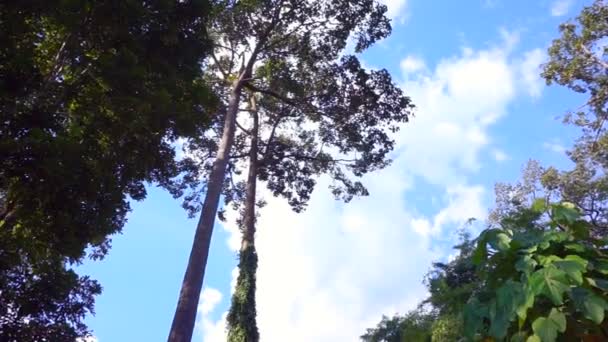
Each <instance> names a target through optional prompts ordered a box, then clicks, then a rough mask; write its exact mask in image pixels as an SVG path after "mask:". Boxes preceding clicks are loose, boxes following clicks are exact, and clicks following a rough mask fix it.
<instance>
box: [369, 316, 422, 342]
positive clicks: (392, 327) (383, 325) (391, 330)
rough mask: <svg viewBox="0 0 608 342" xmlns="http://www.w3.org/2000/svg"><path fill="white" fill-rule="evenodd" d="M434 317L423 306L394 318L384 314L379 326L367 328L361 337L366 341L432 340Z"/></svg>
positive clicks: (401, 341)
mask: <svg viewBox="0 0 608 342" xmlns="http://www.w3.org/2000/svg"><path fill="white" fill-rule="evenodd" d="M433 318H434V317H433V315H431V314H429V313H427V312H424V311H423V310H422V309H421V308H418V309H417V310H414V311H411V312H409V313H407V314H406V315H405V316H398V315H395V316H394V317H393V318H388V317H386V316H382V320H381V321H380V323H378V325H377V327H376V328H373V329H367V332H366V333H365V334H364V335H363V336H361V339H362V340H363V341H365V342H406V341H420V342H423V341H430V340H431V326H432V325H433Z"/></svg>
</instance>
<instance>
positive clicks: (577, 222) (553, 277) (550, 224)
mask: <svg viewBox="0 0 608 342" xmlns="http://www.w3.org/2000/svg"><path fill="white" fill-rule="evenodd" d="M531 210H532V211H534V212H536V213H538V214H539V215H538V219H537V220H536V222H535V224H536V227H535V228H532V229H518V230H515V229H510V228H507V227H503V228H491V229H487V230H485V231H484V232H482V233H481V235H480V236H479V238H478V239H477V247H476V249H475V251H474V253H473V256H472V260H473V262H475V263H476V264H477V265H478V267H479V269H478V272H479V279H480V280H481V282H480V286H479V287H478V288H477V289H476V290H475V292H474V293H473V295H472V297H471V298H470V299H469V301H468V303H467V305H466V308H465V314H464V323H465V336H466V337H467V338H468V339H470V340H481V339H483V338H487V337H491V338H493V339H495V340H498V341H502V340H504V339H505V338H508V339H509V340H510V341H528V342H532V341H542V342H552V341H556V340H558V336H559V337H560V339H559V340H565V341H571V340H578V339H581V338H583V337H589V336H600V338H602V339H606V338H608V335H606V333H605V332H604V331H603V325H602V323H603V322H604V314H605V310H607V309H608V301H607V300H608V277H607V275H608V254H606V252H607V251H608V241H607V240H606V239H596V238H593V237H590V235H589V229H590V224H589V222H587V221H586V220H583V219H581V215H580V212H579V211H578V210H577V209H576V207H575V206H574V205H573V204H571V203H568V202H564V203H560V204H547V203H546V202H545V200H544V199H540V200H538V201H536V202H535V203H534V205H533V206H532V208H531ZM546 216H548V218H547V219H544V218H545V217H546Z"/></svg>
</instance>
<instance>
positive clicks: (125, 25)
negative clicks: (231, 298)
mask: <svg viewBox="0 0 608 342" xmlns="http://www.w3.org/2000/svg"><path fill="white" fill-rule="evenodd" d="M208 12H209V7H208V3H207V1H197V0H192V1H169V0H167V1H155V2H148V1H129V2H121V1H92V0H91V1H53V0H50V1H18V2H15V1H7V2H2V3H1V4H0V31H2V35H1V36H0V163H1V165H0V289H2V290H1V291H0V340H3V341H44V340H46V341H48V340H51V341H74V339H76V338H77V337H79V336H85V335H86V334H87V329H86V326H85V325H84V324H83V323H82V319H83V317H84V315H85V314H86V313H88V312H92V310H93V302H94V295H96V294H98V293H99V292H100V291H101V287H100V286H99V284H97V283H96V282H95V281H93V280H91V279H89V278H88V277H81V276H78V275H77V274H76V273H75V272H74V270H73V269H72V266H73V265H74V264H77V263H80V262H82V261H83V260H84V258H85V257H86V256H87V251H90V253H88V255H89V256H90V257H92V258H96V259H97V258H101V257H103V256H104V255H105V254H106V252H107V250H108V248H109V246H110V236H111V235H112V234H115V233H118V232H120V231H121V229H122V227H123V225H124V223H125V220H126V214H127V212H128V211H129V203H128V200H129V198H130V199H134V200H141V199H143V198H144V197H145V195H146V191H145V187H144V184H146V183H155V184H159V185H161V186H164V187H166V188H168V189H170V190H171V191H173V192H174V193H175V194H176V195H179V192H180V189H181V186H180V184H179V182H177V180H176V179H175V177H177V176H179V174H180V173H181V171H180V165H179V164H178V163H177V162H176V161H175V160H174V149H173V147H172V142H173V141H175V140H176V139H177V138H179V137H186V136H198V135H201V134H203V132H204V130H205V129H206V128H207V127H208V126H209V124H210V121H211V120H210V114H209V110H210V109H212V107H213V106H214V103H215V102H216V101H215V100H214V98H213V97H212V96H211V92H210V89H208V88H207V87H206V86H205V85H204V83H203V82H202V79H201V77H202V71H201V65H202V62H203V60H204V58H205V57H206V56H207V53H208V52H209V47H210V45H209V40H208V37H207V33H206V26H207V13H208Z"/></svg>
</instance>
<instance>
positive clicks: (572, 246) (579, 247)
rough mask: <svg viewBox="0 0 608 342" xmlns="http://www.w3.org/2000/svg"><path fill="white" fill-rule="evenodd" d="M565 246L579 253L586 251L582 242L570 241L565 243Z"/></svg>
mask: <svg viewBox="0 0 608 342" xmlns="http://www.w3.org/2000/svg"><path fill="white" fill-rule="evenodd" d="M564 248H565V249H567V250H569V251H573V252H578V253H582V252H584V251H585V246H583V245H581V244H580V243H568V244H565V245H564Z"/></svg>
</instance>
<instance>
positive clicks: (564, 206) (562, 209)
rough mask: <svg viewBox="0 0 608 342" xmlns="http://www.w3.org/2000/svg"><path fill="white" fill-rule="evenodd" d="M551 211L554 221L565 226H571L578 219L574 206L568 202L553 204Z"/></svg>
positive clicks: (578, 215)
mask: <svg viewBox="0 0 608 342" xmlns="http://www.w3.org/2000/svg"><path fill="white" fill-rule="evenodd" d="M551 211H552V217H553V219H554V220H555V221H557V222H562V223H566V224H571V223H573V222H574V221H576V220H577V219H578V218H579V217H580V214H579V212H578V210H577V209H576V206H575V205H574V204H572V203H569V202H563V203H560V204H554V205H552V208H551Z"/></svg>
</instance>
